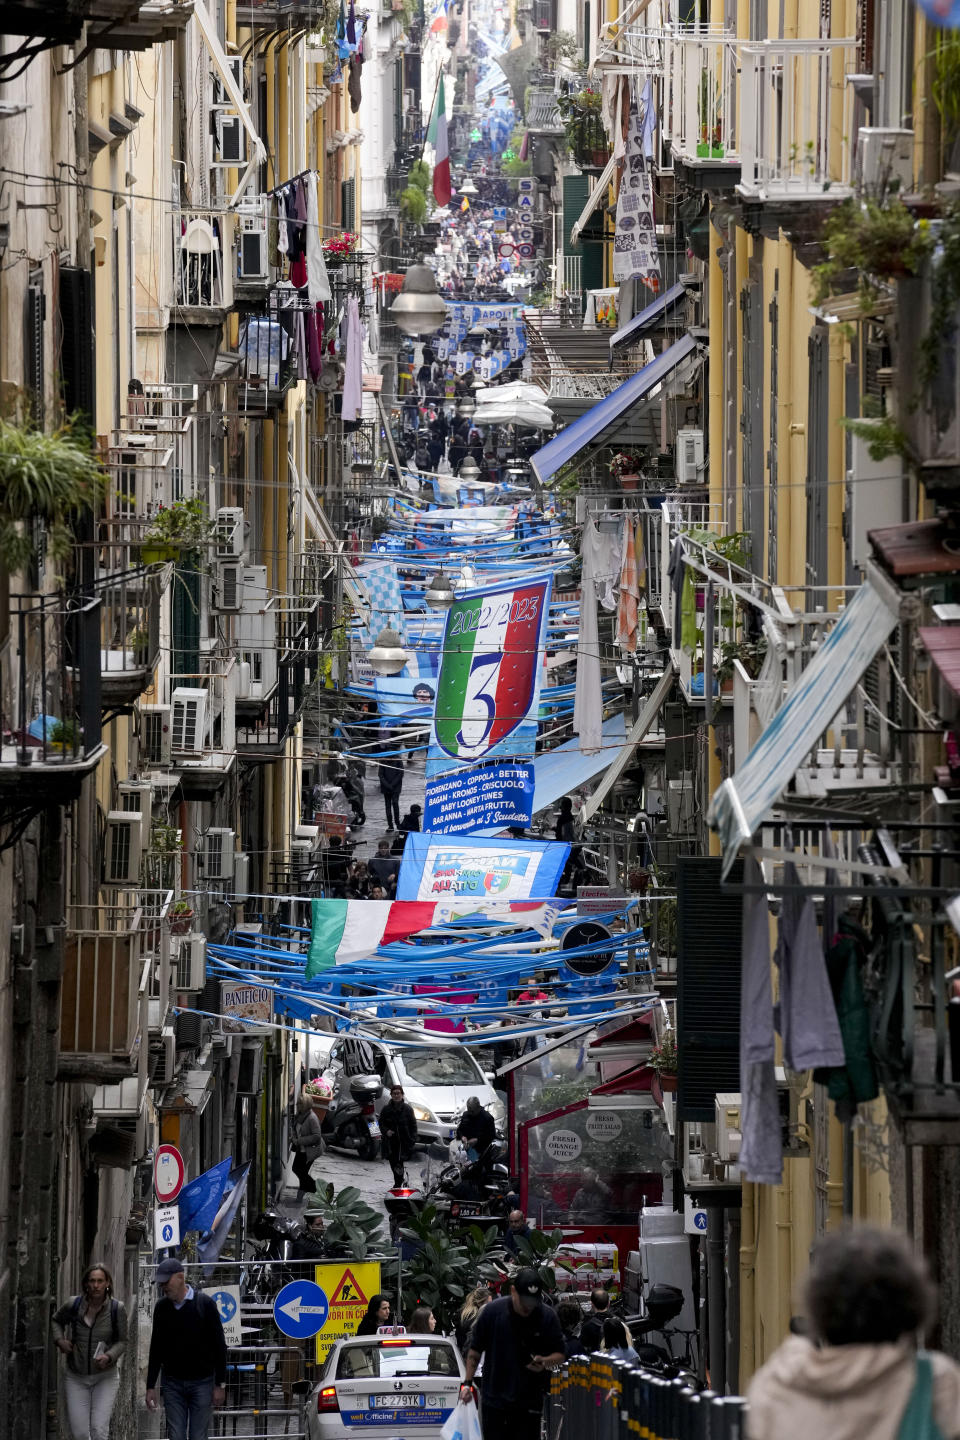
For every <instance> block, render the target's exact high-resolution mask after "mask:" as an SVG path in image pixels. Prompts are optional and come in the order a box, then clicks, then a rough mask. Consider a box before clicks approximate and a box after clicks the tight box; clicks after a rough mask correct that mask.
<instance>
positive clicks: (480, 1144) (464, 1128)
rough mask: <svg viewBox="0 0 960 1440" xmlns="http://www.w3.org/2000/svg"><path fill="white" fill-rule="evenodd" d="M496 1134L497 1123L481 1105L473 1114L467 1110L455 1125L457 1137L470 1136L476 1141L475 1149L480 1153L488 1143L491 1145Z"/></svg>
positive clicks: (460, 1138)
mask: <svg viewBox="0 0 960 1440" xmlns="http://www.w3.org/2000/svg"><path fill="white" fill-rule="evenodd" d="M496 1135H497V1125H496V1121H495V1120H494V1118H493V1116H492V1115H491V1114H490V1111H489V1110H484V1108H483V1106H482V1105H481V1107H480V1109H479V1110H478V1111H477V1113H476V1114H475V1115H471V1114H470V1111H469V1110H468V1111H467V1113H466V1114H465V1115H464V1117H463V1119H462V1120H461V1121H460V1124H459V1125H458V1126H457V1139H458V1140H463V1139H464V1138H465V1137H467V1136H471V1137H472V1138H473V1139H474V1140H475V1141H476V1142H477V1151H478V1153H479V1154H482V1153H483V1151H484V1150H486V1148H487V1146H488V1145H492V1144H493V1142H494V1140H495V1139H496Z"/></svg>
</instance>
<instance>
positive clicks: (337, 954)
mask: <svg viewBox="0 0 960 1440" xmlns="http://www.w3.org/2000/svg"><path fill="white" fill-rule="evenodd" d="M562 908H563V905H562V904H559V903H557V902H552V903H543V902H541V901H538V900H534V901H528V900H512V901H499V902H498V901H496V900H486V901H484V900H476V901H469V900H468V901H465V902H459V903H458V902H457V901H455V900H445V901H441V902H440V903H439V904H433V903H431V902H430V901H419V900H393V901H390V900H314V901H313V915H312V920H313V924H312V928H311V932H310V949H309V950H308V952H307V968H306V972H305V975H304V979H306V980H312V979H313V978H314V976H316V975H320V974H322V973H323V971H324V970H330V969H331V968H332V967H333V966H334V965H349V964H350V963H351V962H356V961H358V960H369V959H370V957H371V956H372V955H375V954H376V951H377V949H378V947H379V946H380V945H389V944H390V943H391V942H392V941H396V940H407V939H409V937H410V936H411V935H416V934H418V932H419V931H421V930H429V929H430V928H431V926H434V925H449V924H450V922H451V921H452V920H456V919H458V918H459V917H460V916H461V915H480V916H482V917H483V918H485V919H489V920H490V921H491V922H493V923H495V924H498V925H513V926H520V928H521V929H524V930H536V931H537V932H538V934H540V935H543V936H544V937H549V936H550V935H551V934H552V933H553V925H554V921H555V920H556V918H557V916H558V915H559V914H560V911H561V910H562Z"/></svg>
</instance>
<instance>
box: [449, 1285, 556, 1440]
mask: <svg viewBox="0 0 960 1440" xmlns="http://www.w3.org/2000/svg"><path fill="white" fill-rule="evenodd" d="M542 1294H543V1285H542V1282H541V1280H540V1276H539V1275H538V1274H537V1272H536V1270H534V1269H533V1268H532V1267H531V1266H528V1265H525V1266H524V1267H523V1268H522V1269H521V1270H518V1271H517V1273H516V1275H514V1277H513V1280H512V1282H511V1285H510V1294H509V1295H508V1296H506V1297H505V1298H504V1299H502V1300H491V1302H490V1304H489V1305H484V1307H483V1309H482V1310H481V1311H480V1313H479V1314H478V1315H477V1321H476V1324H475V1325H474V1327H473V1334H472V1335H471V1336H470V1345H469V1349H468V1350H467V1362H466V1374H465V1377H464V1383H463V1386H462V1389H461V1392H460V1398H461V1399H462V1400H470V1399H473V1400H475V1399H476V1391H475V1390H474V1387H473V1377H474V1375H476V1373H477V1366H478V1365H479V1364H480V1360H481V1358H482V1359H483V1411H482V1413H481V1416H480V1423H481V1425H482V1426H483V1437H484V1440H540V1416H541V1412H542V1410H543V1397H544V1395H545V1393H546V1388H547V1384H548V1371H549V1370H551V1369H552V1368H554V1367H555V1366H557V1365H562V1364H563V1362H564V1359H565V1357H566V1349H565V1347H564V1343H563V1331H562V1330H561V1328H560V1321H559V1320H558V1319H557V1316H556V1312H555V1311H554V1310H551V1309H550V1307H549V1306H547V1305H544V1304H543V1303H542V1299H541V1297H542Z"/></svg>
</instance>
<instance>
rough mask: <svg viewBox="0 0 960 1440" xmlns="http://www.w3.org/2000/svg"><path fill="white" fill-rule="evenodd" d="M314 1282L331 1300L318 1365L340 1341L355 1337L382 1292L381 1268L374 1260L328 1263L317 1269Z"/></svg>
mask: <svg viewBox="0 0 960 1440" xmlns="http://www.w3.org/2000/svg"><path fill="white" fill-rule="evenodd" d="M315 1278H316V1282H317V1284H318V1285H319V1286H320V1288H321V1290H323V1292H324V1294H325V1295H328V1296H329V1297H330V1299H329V1306H330V1313H329V1314H328V1316H327V1318H326V1321H325V1322H324V1325H323V1328H322V1329H321V1330H320V1331H318V1333H317V1363H318V1364H319V1363H320V1362H321V1361H322V1360H325V1359H326V1358H327V1355H328V1354H329V1353H330V1349H331V1347H332V1346H333V1345H334V1344H335V1343H336V1342H337V1341H338V1340H343V1339H345V1337H346V1336H348V1335H356V1333H357V1326H358V1325H359V1324H360V1321H361V1320H362V1319H363V1317H364V1315H366V1313H367V1309H368V1307H369V1304H370V1301H371V1300H372V1298H373V1296H374V1295H376V1294H378V1293H379V1291H380V1265H379V1263H378V1262H376V1261H373V1260H365V1261H363V1262H362V1263H357V1262H356V1261H353V1260H349V1261H343V1260H337V1261H327V1262H325V1263H324V1264H323V1265H318V1266H317V1267H316V1271H315Z"/></svg>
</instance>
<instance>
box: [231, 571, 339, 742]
mask: <svg viewBox="0 0 960 1440" xmlns="http://www.w3.org/2000/svg"><path fill="white" fill-rule="evenodd" d="M319 612H320V602H319V599H318V598H316V597H315V596H311V595H310V594H307V593H300V594H298V595H295V596H291V597H287V599H286V601H285V604H284V606H283V609H282V610H281V611H280V613H279V615H278V619H279V622H280V638H279V644H278V665H277V683H276V685H275V686H274V688H273V690H272V691H271V692H270V694H269V696H268V697H266V701H265V703H264V702H261V703H260V704H259V706H258V707H257V709H256V711H254V712H253V713H252V714H251V711H250V709H249V708H247V709H244V710H240V711H239V720H240V723H239V724H238V725H237V742H236V744H237V754H238V755H241V756H242V757H243V759H244V760H247V761H251V760H253V761H262V762H264V763H267V762H269V761H270V760H273V759H274V758H275V757H276V756H278V755H281V754H282V753H283V749H284V746H285V744H286V741H287V738H288V736H289V734H290V731H291V729H292V728H293V726H294V725H295V724H296V722H297V720H298V719H299V718H300V714H301V710H302V707H303V702H304V697H305V695H306V694H307V692H308V690H309V688H310V687H311V686H312V685H313V683H314V682H315V680H316V677H317V670H318V665H319V659H320V650H319V642H318V635H317V625H318V618H319Z"/></svg>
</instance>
